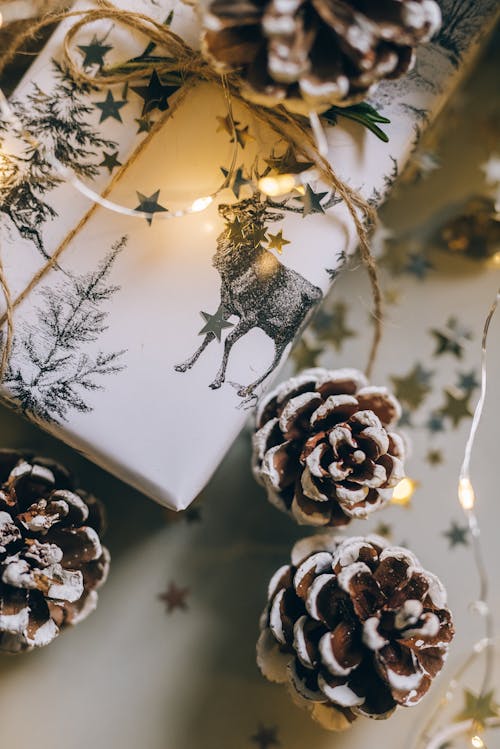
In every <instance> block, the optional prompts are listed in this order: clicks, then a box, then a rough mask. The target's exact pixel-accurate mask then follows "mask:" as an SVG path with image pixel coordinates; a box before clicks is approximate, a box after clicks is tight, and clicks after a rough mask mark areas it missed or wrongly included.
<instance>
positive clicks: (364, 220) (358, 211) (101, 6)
mask: <svg viewBox="0 0 500 749" xmlns="http://www.w3.org/2000/svg"><path fill="white" fill-rule="evenodd" d="M69 18H75V19H77V20H76V21H75V23H74V24H72V26H71V27H70V29H69V30H68V31H67V33H66V35H65V38H64V41H63V56H64V63H65V65H66V67H67V69H68V73H69V75H70V76H71V77H72V78H73V79H74V81H75V82H76V83H77V84H80V85H81V84H84V83H85V84H89V85H91V86H94V87H95V86H99V85H106V86H108V85H113V84H119V83H122V84H123V83H126V82H128V81H132V80H137V79H143V78H145V77H147V76H150V75H151V74H152V73H153V72H155V71H156V73H157V74H158V75H159V76H160V78H163V80H164V81H168V78H169V74H170V75H171V76H173V77H175V79H176V81H177V82H178V83H179V84H180V85H181V88H180V91H179V92H177V94H176V96H175V99H174V101H173V103H172V104H170V102H169V109H168V110H167V111H166V112H164V113H163V114H162V116H161V117H160V118H159V119H158V120H157V121H156V122H155V124H154V125H153V127H152V128H151V129H150V131H149V132H148V133H147V134H146V135H145V137H144V138H143V139H142V140H141V142H140V143H139V145H138V146H137V147H136V148H135V150H134V151H133V152H132V154H131V155H130V157H129V158H128V160H127V161H126V162H125V164H123V165H122V166H121V167H120V168H119V169H118V170H117V171H116V172H115V175H114V177H113V178H112V179H111V180H110V182H109V184H108V185H107V187H106V188H105V189H104V191H103V193H102V195H101V197H106V196H107V195H108V194H109V193H110V192H111V191H112V189H113V188H114V186H115V185H116V183H117V182H118V181H119V180H120V179H121V178H122V177H123V175H124V174H125V173H126V171H127V170H128V168H129V167H130V166H131V165H132V164H133V163H134V162H135V160H136V159H137V158H138V156H139V155H140V154H141V153H142V151H143V150H144V148H145V147H146V145H147V144H148V143H149V142H150V140H151V139H152V138H153V137H154V135H156V134H157V132H158V131H159V130H160V129H161V128H162V127H163V125H164V124H165V122H166V120H167V119H169V118H170V117H171V116H172V115H173V114H174V112H175V111H177V109H178V108H179V106H180V104H181V103H182V101H184V99H185V97H186V95H187V94H188V92H189V91H190V90H191V89H192V88H193V86H194V85H196V83H198V82H199V81H206V82H209V83H213V84H215V85H216V86H217V87H218V88H221V87H222V88H223V89H224V90H225V91H228V92H229V95H230V97H233V98H235V99H237V100H238V101H239V102H241V103H242V104H244V106H245V107H246V108H247V110H248V111H249V112H250V114H252V115H253V116H255V117H256V118H257V119H258V120H260V121H261V122H263V123H264V124H265V125H267V126H268V127H270V128H271V130H272V131H273V132H274V133H275V134H276V135H278V136H279V138H281V139H283V140H285V142H287V143H289V144H291V145H292V147H293V148H294V150H295V151H296V153H297V154H300V155H302V156H303V157H305V158H306V160H309V161H313V162H314V164H315V166H316V168H317V170H318V173H319V176H320V177H321V179H322V180H323V182H324V183H325V184H326V185H327V186H328V187H330V188H331V189H332V190H334V191H336V192H338V194H339V195H340V196H341V197H342V199H343V201H344V202H345V204H346V207H347V209H348V211H349V214H350V215H351V217H352V219H353V222H354V225H355V228H356V232H357V236H358V240H359V246H360V252H361V257H362V260H363V262H364V264H365V266H366V269H367V272H368V276H369V280H370V284H371V288H372V296H373V317H374V335H373V341H372V345H371V348H370V352H369V358H368V364H367V367H366V374H367V376H368V377H370V375H371V372H372V369H373V365H374V363H375V359H376V355H377V352H378V348H379V345H380V341H381V337H382V328H383V302H382V292H381V288H380V283H379V279H378V270H377V265H376V262H375V259H374V257H373V255H372V252H371V249H370V245H369V240H368V232H369V229H370V228H371V226H373V224H374V222H375V218H376V213H375V210H374V209H373V207H372V206H371V205H370V204H369V203H368V202H367V201H366V200H365V199H364V198H363V196H362V195H361V194H360V193H359V192H358V191H357V190H355V189H353V188H352V187H350V186H349V185H348V184H346V183H345V182H344V181H343V180H341V179H340V178H339V177H338V176H337V175H336V174H335V172H334V170H333V169H332V167H331V165H330V164H329V162H328V161H327V159H326V158H325V157H324V156H322V155H321V153H320V152H319V149H318V146H317V144H316V142H315V140H314V137H313V135H312V134H311V131H310V129H309V128H308V127H307V125H306V120H304V119H303V118H301V117H300V116H299V115H293V114H291V113H290V112H288V111H287V110H286V109H285V108H284V107H282V106H278V107H273V108H268V107H263V106H261V105H258V104H255V103H253V102H250V101H248V100H247V99H245V97H244V95H243V93H242V90H241V79H240V78H239V77H238V75H237V73H231V74H229V75H221V74H220V73H219V72H218V71H216V70H215V69H214V68H212V67H211V65H210V64H209V63H208V62H207V61H206V60H205V58H204V57H203V56H202V54H201V53H200V52H199V51H197V50H194V49H193V48H192V47H190V46H189V45H188V44H187V43H186V42H185V41H184V39H182V38H181V37H180V36H179V35H178V34H176V33H175V32H174V31H172V29H171V28H170V27H169V26H167V25H165V24H161V23H158V22H157V21H155V20H154V19H152V18H150V17H149V16H147V15H145V14H143V13H136V12H132V11H125V10H120V9H118V8H115V7H114V6H112V5H110V4H109V3H108V2H107V0H99V2H98V7H97V8H95V9H91V10H81V11H69V12H63V13H55V14H51V15H48V16H46V17H45V18H42V19H41V20H40V21H38V22H37V23H35V24H32V25H31V27H30V28H28V29H26V31H25V32H24V33H22V34H20V35H19V36H18V37H17V39H15V40H13V41H12V43H11V44H10V45H9V47H8V48H7V50H6V51H5V52H4V55H3V58H2V60H1V61H0V76H1V75H2V73H3V71H4V69H5V67H6V66H7V65H8V64H9V63H10V62H11V61H12V60H13V58H14V56H15V54H16V53H17V52H18V51H19V49H20V48H21V47H22V46H23V45H24V44H25V43H26V42H27V41H29V40H31V39H33V38H34V37H36V35H37V34H38V33H39V31H41V30H42V29H43V28H45V27H46V26H49V25H52V24H54V23H58V22H60V21H64V20H66V19H69ZM102 20H109V21H112V22H114V23H118V24H120V25H122V26H125V27H128V28H130V29H131V30H132V31H134V32H140V33H142V34H144V35H145V36H146V37H147V38H148V39H149V40H150V42H152V43H154V44H155V46H159V47H161V48H162V49H163V50H165V52H166V55H167V57H165V59H162V60H158V59H155V60H154V61H151V60H148V59H147V58H144V59H141V58H140V57H138V58H135V59H134V60H133V61H130V62H129V63H127V64H126V65H122V66H120V65H118V66H115V67H112V68H106V67H104V68H102V69H101V70H99V71H98V72H97V73H96V74H94V75H90V74H89V73H87V72H86V71H85V70H83V69H82V68H81V66H79V65H78V62H77V61H76V60H75V59H74V56H73V46H72V42H73V40H74V38H75V36H76V35H77V34H78V33H79V32H80V31H81V30H82V29H83V28H85V27H86V26H88V25H89V24H92V23H94V22H96V21H102ZM97 207H98V204H97V203H93V205H92V206H91V207H90V208H89V210H88V211H87V212H86V213H85V214H84V215H83V216H82V218H81V219H80V221H79V222H78V224H77V225H76V226H75V227H74V228H73V229H72V230H71V231H70V232H69V233H68V234H67V235H66V237H65V238H64V239H63V240H62V242H61V243H60V244H59V245H58V247H57V248H56V249H55V250H54V252H53V254H52V256H51V257H50V258H49V259H48V260H47V262H46V263H45V264H44V265H43V266H42V267H41V268H40V269H39V270H38V271H37V272H36V273H35V275H34V276H33V277H32V279H31V280H30V282H29V283H28V285H27V286H26V287H25V288H24V289H23V291H21V293H20V294H19V295H18V296H17V297H16V298H15V299H12V297H11V294H10V291H9V289H8V284H7V281H6V279H5V275H4V274H3V272H1V271H0V286H1V288H2V290H3V294H4V298H5V302H6V311H5V313H4V314H3V315H2V316H1V317H0V327H1V326H3V325H4V324H5V323H6V322H7V323H8V334H7V337H6V342H5V344H4V351H3V354H2V359H1V361H0V382H1V381H3V379H4V377H5V372H6V369H7V366H8V360H9V355H10V349H11V347H12V338H13V323H12V321H13V312H14V309H15V308H16V307H17V306H18V305H19V304H20V303H21V302H22V301H24V300H25V299H26V298H27V297H28V296H29V294H30V293H31V292H32V291H33V289H34V288H35V287H36V286H37V285H38V284H39V283H40V281H41V280H42V279H43V278H44V277H45V276H46V274H47V273H48V272H49V271H50V270H51V269H52V268H54V266H55V265H56V263H57V261H58V259H59V258H60V256H61V255H62V253H63V252H64V250H65V249H66V248H67V247H68V245H69V244H70V242H71V240H72V239H73V238H74V237H75V236H76V235H77V234H78V233H79V232H80V230H81V229H82V228H83V227H84V226H85V225H86V223H87V221H88V220H89V219H90V218H91V216H92V215H93V214H94V212H95V210H96V209H97ZM139 215H140V214H139Z"/></svg>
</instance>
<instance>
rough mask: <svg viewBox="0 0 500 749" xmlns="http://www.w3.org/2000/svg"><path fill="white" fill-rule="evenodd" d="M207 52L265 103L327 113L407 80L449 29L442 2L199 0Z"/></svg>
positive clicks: (248, 92) (252, 96)
mask: <svg viewBox="0 0 500 749" xmlns="http://www.w3.org/2000/svg"><path fill="white" fill-rule="evenodd" d="M199 2H200V5H201V6H202V8H203V10H204V14H203V25H204V36H203V45H202V48H203V51H204V53H205V55H206V56H207V58H208V59H209V60H210V62H211V63H212V65H214V66H215V67H216V69H218V70H220V71H221V72H225V73H227V72H229V71H234V70H236V71H237V72H238V74H239V75H240V76H241V78H242V80H243V84H244V87H243V93H244V94H245V95H246V96H247V98H249V99H251V100H253V101H255V102H256V103H258V104H264V105H266V106H275V105H278V104H284V105H285V106H286V107H287V108H289V109H290V110H292V111H296V112H300V113H303V114H304V113H307V112H309V111H311V110H315V111H318V112H320V111H325V110H326V109H328V108H329V107H330V106H332V105H340V106H345V105H348V104H352V103H353V102H356V101H360V100H361V99H363V98H365V97H366V96H367V95H368V93H370V91H371V90H372V89H373V88H374V86H375V85H376V84H377V83H378V82H379V81H381V80H382V79H384V78H397V77H399V76H401V75H403V74H404V73H406V72H407V71H408V70H409V69H410V68H411V66H412V64H413V61H414V53H415V47H417V45H419V44H421V43H423V42H427V41H429V39H431V37H432V36H433V35H434V34H435V33H436V31H437V30H438V29H439V26H440V24H441V12H440V10H439V6H438V4H437V3H436V2H434V0H378V2H366V1H365V0H363V1H360V0H287V2H282V0H268V1H267V2H263V0H199Z"/></svg>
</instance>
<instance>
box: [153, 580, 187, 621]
mask: <svg viewBox="0 0 500 749" xmlns="http://www.w3.org/2000/svg"><path fill="white" fill-rule="evenodd" d="M188 595H189V588H179V587H177V585H176V584H175V583H174V582H171V583H170V584H169V586H168V588H167V590H166V591H165V592H164V593H160V594H159V596H158V599H159V600H160V601H163V603H164V604H165V606H166V609H167V614H171V613H172V612H173V611H175V610H176V609H180V610H181V611H187V608H188V605H187V601H186V598H187V597H188Z"/></svg>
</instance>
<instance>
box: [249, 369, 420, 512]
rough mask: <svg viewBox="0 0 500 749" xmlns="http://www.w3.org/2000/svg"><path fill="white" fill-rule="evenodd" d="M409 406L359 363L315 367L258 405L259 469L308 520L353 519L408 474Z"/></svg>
mask: <svg viewBox="0 0 500 749" xmlns="http://www.w3.org/2000/svg"><path fill="white" fill-rule="evenodd" d="M400 415H401V409H400V406H399V403H398V401H397V400H396V398H395V397H394V396H393V395H391V394H390V393H389V392H388V391H387V390H386V388H383V387H369V386H368V383H367V380H366V378H365V376H364V375H363V374H362V373H361V372H358V371H357V370H355V369H337V370H333V371H329V370H326V369H321V368H317V369H307V370H305V371H304V372H302V373H301V374H300V375H298V376H297V377H292V378H291V379H289V380H287V381H286V382H283V383H282V384H281V385H279V386H278V387H277V388H276V390H274V391H273V392H271V393H269V394H268V395H267V396H266V397H265V398H264V399H263V400H262V401H261V403H260V405H259V407H258V409H257V425H256V432H255V434H254V438H253V446H254V450H253V470H254V475H255V478H256V479H257V481H258V482H259V483H261V484H263V485H264V486H265V488H266V490H267V495H268V498H269V501H270V502H272V504H274V505H276V506H277V507H278V508H279V509H280V510H283V511H285V512H289V513H291V515H292V516H293V517H294V518H295V520H296V521H297V522H298V523H300V524H301V525H316V526H321V525H330V526H339V525H346V524H347V523H349V522H350V521H351V519H352V518H364V517H366V516H367V515H369V514H370V513H372V512H374V510H377V509H379V508H380V507H382V506H383V505H385V504H386V503H387V502H388V501H389V500H390V499H391V497H392V493H393V489H394V487H395V486H396V484H397V483H398V482H399V481H400V480H401V479H402V478H403V477H404V465H403V461H404V453H405V449H404V444H403V440H402V439H401V437H400V436H399V435H398V434H396V433H395V432H393V431H391V427H392V425H393V424H394V423H395V422H396V421H397V420H398V419H399V417H400Z"/></svg>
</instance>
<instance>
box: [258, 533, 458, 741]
mask: <svg viewBox="0 0 500 749" xmlns="http://www.w3.org/2000/svg"><path fill="white" fill-rule="evenodd" d="M453 635H454V630H453V623H452V619H451V614H450V611H449V609H448V608H447V606H446V591H445V589H444V588H443V585H442V584H441V582H440V581H439V580H438V579H437V578H436V577H435V576H434V575H433V574H431V573H430V572H426V571H425V570H424V569H423V568H422V567H421V565H420V563H419V561H418V560H417V559H416V558H415V556H414V555H413V554H412V553H411V552H410V551H408V550H407V549H403V548H400V547H396V546H389V545H387V542H386V541H384V539H382V538H380V537H378V536H368V537H366V538H362V537H358V538H348V539H345V540H343V539H341V538H337V539H336V538H334V537H332V536H326V535H323V536H322V535H319V536H312V537H310V538H306V539H303V540H302V541H299V542H298V543H297V544H296V545H295V547H294V548H293V550H292V557H291V564H290V565H285V566H284V567H281V568H280V569H279V570H277V572H276V573H275V574H274V575H273V577H272V579H271V581H270V583H269V593H268V604H267V607H266V609H265V611H264V613H263V615H262V619H261V634H260V637H259V641H258V644H257V662H258V664H259V667H260V669H261V671H262V673H263V675H264V676H265V677H266V678H267V679H269V680H270V681H275V682H280V683H288V685H289V687H291V692H292V695H293V696H294V698H295V700H296V701H297V702H299V703H300V704H301V705H303V706H306V707H308V708H309V709H310V710H311V711H312V715H313V717H314V718H315V719H316V720H318V721H319V722H320V723H322V725H324V726H325V727H326V728H330V729H331V730H343V729H345V728H348V727H349V725H350V723H352V721H353V720H355V718H356V717H357V716H358V715H365V716H367V717H370V718H388V717H389V716H390V715H391V713H392V712H393V711H394V709H395V708H396V707H397V706H398V705H403V706H405V707H411V706H413V705H416V704H417V703H418V702H419V701H420V700H421V699H422V697H423V696H424V694H425V693H426V692H427V690H428V689H429V687H430V685H431V682H432V680H433V678H434V677H435V676H436V675H437V674H438V673H439V671H440V670H441V668H442V666H443V663H444V660H445V658H446V655H447V652H448V648H449V643H450V642H451V640H452V638H453Z"/></svg>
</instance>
